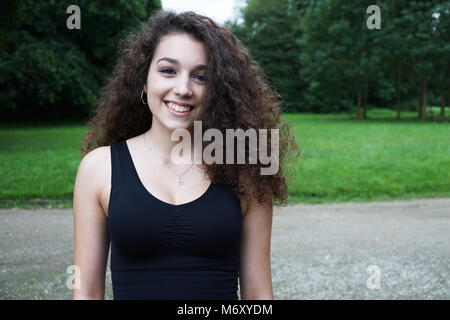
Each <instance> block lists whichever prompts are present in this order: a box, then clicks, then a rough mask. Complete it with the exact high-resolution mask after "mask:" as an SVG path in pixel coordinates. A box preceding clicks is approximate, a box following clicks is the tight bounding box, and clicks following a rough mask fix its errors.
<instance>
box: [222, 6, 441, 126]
mask: <svg viewBox="0 0 450 320" xmlns="http://www.w3.org/2000/svg"><path fill="white" fill-rule="evenodd" d="M246 3H247V6H245V7H243V8H242V9H241V17H240V18H241V19H242V20H243V21H242V22H241V23H238V22H239V20H234V21H233V22H228V24H227V25H228V26H229V27H230V28H232V30H233V31H234V32H235V33H236V35H237V36H238V37H239V38H240V39H241V40H242V41H243V42H244V44H246V45H247V46H248V47H249V49H250V52H251V54H252V56H253V58H254V59H255V60H257V61H258V62H259V63H260V64H261V65H262V67H263V68H264V70H265V72H266V73H267V74H268V75H269V77H270V78H271V79H272V82H273V84H274V85H275V86H276V88H277V89H278V90H279V92H280V94H281V95H282V97H283V99H284V100H285V101H286V106H287V109H288V111H308V112H339V111H348V110H354V112H355V115H356V118H357V119H360V118H365V115H366V110H367V107H368V105H369V104H370V105H377V106H380V107H385V108H386V107H388V108H389V107H394V106H395V108H396V109H397V118H400V114H401V106H402V105H403V104H404V103H403V102H404V101H405V100H409V101H410V100H411V99H414V100H415V101H418V103H416V104H415V106H416V110H417V112H418V117H419V118H421V119H425V118H426V110H425V107H426V106H427V105H428V103H427V97H428V93H429V92H430V90H429V89H431V90H432V91H433V94H432V96H431V97H432V98H433V99H434V100H433V102H434V103H436V101H438V100H437V99H436V96H437V95H440V98H441V99H440V102H441V103H440V104H441V106H442V107H441V115H444V107H443V106H444V105H445V104H446V103H447V101H446V99H447V98H446V97H447V96H448V91H449V88H450V85H449V80H448V79H449V74H450V72H449V71H450V70H449V60H450V34H449V30H450V28H449V23H450V17H449V14H450V2H449V1H437V0H427V1H424V0H423V1H406V0H396V1H375V0H370V1H367V0H356V1H348V0H311V1H303V0H280V1H271V0H268V1H262V0H247V1H246ZM370 5H378V7H379V8H380V11H381V28H380V29H369V28H368V27H367V20H368V19H369V17H370V16H371V13H367V12H366V10H367V8H368V7H369V6H370ZM280 48H282V49H281V50H280ZM414 97H415V98H414Z"/></svg>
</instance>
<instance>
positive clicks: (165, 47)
mask: <svg viewBox="0 0 450 320" xmlns="http://www.w3.org/2000/svg"><path fill="white" fill-rule="evenodd" d="M164 57H167V58H171V59H176V60H178V61H180V63H182V64H188V65H190V64H193V65H196V64H206V60H207V56H206V48H205V45H204V44H203V42H201V41H199V40H197V39H195V38H194V37H192V36H191V35H189V34H187V33H182V34H170V35H166V36H163V37H162V38H161V40H160V41H159V43H158V46H157V47H156V50H155V54H154V56H153V61H154V62H155V63H156V61H158V60H159V59H161V58H164Z"/></svg>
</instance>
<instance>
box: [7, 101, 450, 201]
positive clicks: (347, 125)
mask: <svg viewBox="0 0 450 320" xmlns="http://www.w3.org/2000/svg"><path fill="white" fill-rule="evenodd" d="M447 109H448V108H447ZM431 110H432V112H433V113H435V114H438V113H439V108H438V107H434V108H433V109H431ZM446 114H447V115H450V110H448V111H447V110H446ZM368 117H369V120H365V121H355V120H354V115H353V114H352V115H350V116H349V115H346V114H332V115H317V114H288V115H285V119H287V121H288V122H289V123H290V124H291V125H292V127H293V130H294V132H295V135H296V139H297V141H298V143H299V145H300V147H301V148H302V154H301V157H300V158H299V159H297V160H296V161H295V163H294V167H295V169H296V171H295V179H293V180H294V181H293V182H292V183H290V184H289V188H288V190H289V198H288V199H289V200H288V201H289V203H298V202H302V203H328V202H343V201H374V200H394V199H412V198H435V197H449V196H450V139H449V137H450V125H449V123H448V122H446V121H439V122H421V121H418V120H415V118H416V113H415V112H411V113H407V112H404V113H402V119H403V120H402V121H400V122H398V121H396V120H394V118H395V112H393V111H390V110H382V109H375V110H370V111H369V112H368ZM441 120H442V119H441ZM444 120H445V119H444ZM86 132H87V127H85V126H83V125H60V126H56V125H46V126H10V125H9V126H5V125H3V126H0V147H1V149H0V164H1V165H0V177H1V179H0V207H3V208H5V207H9V208H10V207H22V208H35V207H52V208H54V207H60V208H70V207H71V205H72V203H71V200H72V192H73V184H74V182H75V176H76V171H77V168H78V164H79V162H80V160H81V155H80V153H79V148H80V146H81V142H82V139H83V137H84V135H85V134H86Z"/></svg>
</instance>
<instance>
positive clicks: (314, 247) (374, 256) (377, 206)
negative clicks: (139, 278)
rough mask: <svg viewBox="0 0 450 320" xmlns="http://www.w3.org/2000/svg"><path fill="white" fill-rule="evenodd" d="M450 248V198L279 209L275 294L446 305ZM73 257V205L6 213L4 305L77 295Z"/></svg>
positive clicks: (2, 227)
mask: <svg viewBox="0 0 450 320" xmlns="http://www.w3.org/2000/svg"><path fill="white" fill-rule="evenodd" d="M449 243H450V199H425V200H408V201H392V202H369V203H341V204H319V205H294V206H287V207H282V208H275V210H274V220H273V234H272V249H271V255H272V280H273V289H274V295H275V298H276V299H446V300H447V299H449V298H450V289H449V288H450V282H449V258H450V248H449ZM72 261H73V220H72V210H71V209H37V210H14V209H12V210H0V299H70V297H71V291H70V290H69V289H67V287H66V280H67V277H68V276H69V274H67V273H66V270H67V267H68V266H70V265H72V263H73V262H72ZM110 276H111V275H110V272H109V267H108V272H107V285H106V298H107V299H111V298H112V293H111V292H112V291H111V282H110Z"/></svg>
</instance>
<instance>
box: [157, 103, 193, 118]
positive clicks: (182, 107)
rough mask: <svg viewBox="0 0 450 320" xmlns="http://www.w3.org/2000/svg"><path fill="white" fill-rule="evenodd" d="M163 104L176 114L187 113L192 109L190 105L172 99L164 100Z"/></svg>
mask: <svg viewBox="0 0 450 320" xmlns="http://www.w3.org/2000/svg"><path fill="white" fill-rule="evenodd" d="M164 104H165V105H166V107H167V109H168V110H169V112H170V113H172V114H174V115H177V116H182V115H187V114H189V113H190V112H191V111H192V110H193V109H194V107H193V106H192V105H189V104H181V103H177V102H173V101H164Z"/></svg>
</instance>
